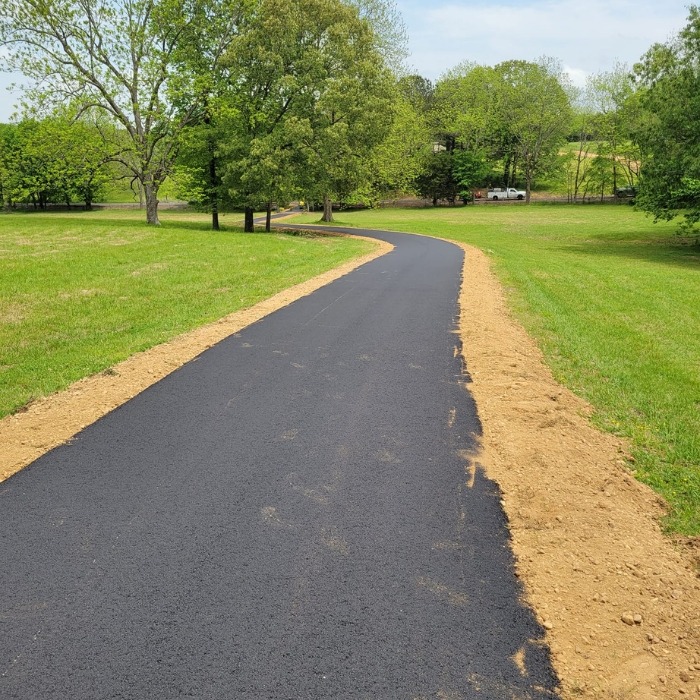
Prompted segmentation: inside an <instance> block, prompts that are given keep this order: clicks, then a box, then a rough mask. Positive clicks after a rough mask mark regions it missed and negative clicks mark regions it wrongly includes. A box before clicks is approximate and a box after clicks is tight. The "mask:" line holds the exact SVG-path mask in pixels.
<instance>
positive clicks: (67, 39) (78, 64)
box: [0, 0, 241, 224]
mask: <svg viewBox="0 0 700 700" xmlns="http://www.w3.org/2000/svg"><path fill="white" fill-rule="evenodd" d="M240 6H241V2H239V0H194V1H192V0H0V44H2V45H3V46H4V47H5V53H4V60H3V63H4V67H5V68H9V69H11V70H18V71H21V72H22V73H23V74H24V75H25V76H27V77H28V78H29V79H30V80H33V81H34V83H33V85H34V87H33V88H32V89H31V90H30V96H31V97H32V99H33V100H34V102H35V104H36V103H39V104H42V105H45V106H52V105H56V104H58V105H65V104H66V103H67V102H71V103H72V104H74V105H76V106H77V108H78V109H80V110H82V111H84V112H88V111H94V110H97V111H100V112H103V113H106V114H107V115H109V117H110V118H111V119H112V120H113V121H114V123H115V124H116V125H118V126H119V127H120V129H121V131H122V132H123V134H125V136H126V143H127V144H128V148H124V147H123V144H122V143H119V144H118V145H115V147H116V151H118V155H115V157H117V158H118V159H119V160H120V161H121V162H122V163H123V165H124V166H125V167H126V168H127V169H128V170H129V171H130V172H131V173H132V174H133V176H134V178H136V179H137V180H138V181H139V182H140V184H141V186H142V188H143V191H144V194H145V200H146V218H147V221H148V222H149V223H152V224H157V223H158V190H159V188H160V186H161V184H162V183H163V181H164V180H165V178H166V177H167V175H168V173H169V171H170V168H171V166H172V162H173V159H174V157H175V153H176V148H177V144H178V136H179V133H180V132H181V130H182V129H183V128H184V127H185V126H187V125H188V124H190V123H192V122H193V121H195V120H196V119H198V118H199V116H200V115H199V113H200V111H201V108H202V104H203V102H204V101H205V100H206V97H207V95H208V94H209V92H210V90H211V85H210V83H211V80H212V76H216V75H217V73H218V60H219V59H220V57H221V55H222V54H223V52H224V51H225V50H226V48H227V46H228V44H229V42H230V38H231V37H232V36H233V35H235V33H236V31H237V19H238V16H239V12H240ZM204 34H206V36H207V41H206V43H204V42H202V41H198V40H197V37H201V36H202V35H204ZM203 46H206V50H205V51H200V52H199V54H198V60H197V61H195V60H193V56H194V53H195V52H194V50H193V49H196V48H197V47H199V48H200V49H201V48H202V47H203Z"/></svg>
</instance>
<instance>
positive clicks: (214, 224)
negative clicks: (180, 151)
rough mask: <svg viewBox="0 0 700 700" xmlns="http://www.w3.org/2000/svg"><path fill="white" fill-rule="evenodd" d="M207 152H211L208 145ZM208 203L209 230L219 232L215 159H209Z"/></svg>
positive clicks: (217, 179) (211, 157) (217, 180)
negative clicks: (209, 212)
mask: <svg viewBox="0 0 700 700" xmlns="http://www.w3.org/2000/svg"><path fill="white" fill-rule="evenodd" d="M209 152H210V154H211V152H212V146H211V144H210V147H209ZM209 203H210V206H211V228H212V230H213V231H218V230H219V176H218V174H217V172H216V158H215V157H214V156H213V155H210V157H209Z"/></svg>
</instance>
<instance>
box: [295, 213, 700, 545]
mask: <svg viewBox="0 0 700 700" xmlns="http://www.w3.org/2000/svg"><path fill="white" fill-rule="evenodd" d="M305 220H306V221H309V222H311V221H317V220H318V215H308V216H306V217H305ZM337 224H339V225H340V224H346V225H352V226H368V227H377V228H385V229H393V230H397V231H412V232H419V233H426V234H430V235H435V236H441V237H444V238H448V239H453V240H459V241H463V242H466V243H471V244H474V245H477V246H479V247H480V248H481V249H483V250H485V251H486V252H487V254H488V255H489V256H490V257H491V259H492V260H493V263H494V268H495V270H496V272H497V273H498V275H499V276H500V278H501V280H502V282H503V283H504V285H505V288H506V291H507V293H508V297H509V301H510V303H511V305H512V307H513V309H514V310H515V312H516V314H517V316H518V317H519V319H520V320H521V321H522V323H523V324H524V325H525V327H526V328H527V329H528V331H529V332H530V333H531V334H532V335H533V336H534V337H535V338H536V339H537V340H538V342H539V344H540V346H541V347H542V349H543V350H544V352H545V356H546V358H547V361H548V363H549V364H550V366H551V367H552V369H553V371H554V373H555V376H556V377H557V379H558V380H559V381H561V382H563V383H564V384H566V385H567V386H569V387H570V388H571V389H573V390H574V391H575V392H576V393H578V394H579V395H580V396H583V397H584V398H586V399H587V400H588V401H590V402H591V404H593V406H594V407H595V415H594V420H595V422H596V423H597V424H598V425H599V426H600V427H602V428H603V429H605V430H608V431H610V432H613V433H615V434H617V435H621V436H624V437H627V438H629V439H630V440H631V444H632V446H633V456H634V459H635V464H634V469H635V470H636V472H637V475H638V477H639V478H640V479H642V480H643V481H645V482H647V483H648V484H650V485H651V486H653V487H654V488H655V489H657V490H658V491H659V492H660V493H661V494H662V495H663V496H664V497H665V498H666V499H667V501H668V503H669V505H670V514H669V517H668V520H667V525H668V527H669V529H670V530H672V531H676V532H680V533H685V534H700V249H699V248H698V247H697V246H692V245H689V244H688V243H686V242H683V241H682V240H681V239H679V238H678V237H676V236H675V235H674V233H675V231H676V228H675V225H674V224H654V223H652V222H651V221H650V220H649V219H648V218H646V217H645V216H644V215H643V214H641V213H638V212H636V211H634V210H633V208H632V207H629V206H626V205H621V206H617V205H607V206H597V205H585V206H583V205H579V206H563V205H559V206H552V205H550V206H546V205H541V206H530V207H527V206H518V205H510V206H509V205H490V204H486V205H479V206H475V207H464V208H451V209H450V208H440V209H415V210H412V209H403V210H391V209H379V210H373V211H366V212H353V213H340V214H339V215H338V221H337Z"/></svg>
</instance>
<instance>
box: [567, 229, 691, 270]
mask: <svg viewBox="0 0 700 700" xmlns="http://www.w3.org/2000/svg"><path fill="white" fill-rule="evenodd" d="M557 250H559V251H561V252H564V253H574V254H576V255H582V254H583V255H589V256H592V257H619V258H627V259H629V260H637V261H640V262H651V263H658V264H663V265H673V266H676V267H682V268H686V269H695V270H700V245H698V244H696V243H694V242H691V241H688V239H681V238H677V237H674V238H668V237H665V238H657V239H647V240H639V241H631V240H623V241H611V240H610V239H609V238H603V237H601V238H600V239H598V240H589V241H585V242H581V243H577V244H572V245H562V246H558V247H557Z"/></svg>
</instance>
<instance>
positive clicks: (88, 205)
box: [85, 197, 92, 211]
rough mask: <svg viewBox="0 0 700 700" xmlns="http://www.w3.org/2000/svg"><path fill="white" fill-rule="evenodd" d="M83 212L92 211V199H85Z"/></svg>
mask: <svg viewBox="0 0 700 700" xmlns="http://www.w3.org/2000/svg"><path fill="white" fill-rule="evenodd" d="M85 211H92V199H90V198H89V197H85Z"/></svg>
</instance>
